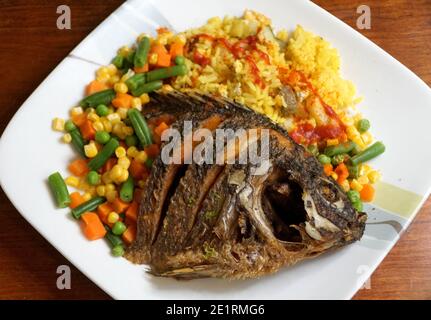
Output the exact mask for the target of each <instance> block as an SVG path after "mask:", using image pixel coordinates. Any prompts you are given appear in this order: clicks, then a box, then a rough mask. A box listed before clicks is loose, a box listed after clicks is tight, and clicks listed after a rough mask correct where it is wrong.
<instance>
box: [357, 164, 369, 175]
mask: <svg viewBox="0 0 431 320" xmlns="http://www.w3.org/2000/svg"><path fill="white" fill-rule="evenodd" d="M371 170H372V169H371V167H370V166H369V165H368V164H362V165H361V167H360V168H359V176H366V175H367V174H368V172H370V171H371Z"/></svg>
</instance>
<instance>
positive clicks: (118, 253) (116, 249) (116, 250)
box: [112, 244, 124, 257]
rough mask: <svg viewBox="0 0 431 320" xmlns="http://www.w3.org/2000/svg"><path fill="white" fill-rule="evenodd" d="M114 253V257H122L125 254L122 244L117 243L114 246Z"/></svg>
mask: <svg viewBox="0 0 431 320" xmlns="http://www.w3.org/2000/svg"><path fill="white" fill-rule="evenodd" d="M112 255H113V256H114V257H122V256H123V255H124V248H123V246H122V245H121V244H118V245H116V246H115V247H113V248H112Z"/></svg>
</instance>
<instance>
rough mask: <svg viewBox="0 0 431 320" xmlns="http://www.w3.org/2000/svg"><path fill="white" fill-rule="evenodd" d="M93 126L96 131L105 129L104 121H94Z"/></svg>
mask: <svg viewBox="0 0 431 320" xmlns="http://www.w3.org/2000/svg"><path fill="white" fill-rule="evenodd" d="M93 128H94V130H96V131H103V130H105V127H104V126H103V123H102V121H95V122H93Z"/></svg>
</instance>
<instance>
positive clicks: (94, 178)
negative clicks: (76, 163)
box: [87, 171, 100, 186]
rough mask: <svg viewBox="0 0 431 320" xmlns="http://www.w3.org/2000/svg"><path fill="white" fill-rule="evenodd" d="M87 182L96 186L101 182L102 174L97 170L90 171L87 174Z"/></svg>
mask: <svg viewBox="0 0 431 320" xmlns="http://www.w3.org/2000/svg"><path fill="white" fill-rule="evenodd" d="M87 182H88V184H90V185H92V186H95V185H97V184H99V182H100V175H99V174H98V173H97V172H96V171H90V172H89V173H88V174H87Z"/></svg>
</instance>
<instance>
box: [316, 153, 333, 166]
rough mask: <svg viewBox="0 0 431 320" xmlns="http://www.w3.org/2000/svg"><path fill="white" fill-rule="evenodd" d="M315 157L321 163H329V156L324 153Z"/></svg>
mask: <svg viewBox="0 0 431 320" xmlns="http://www.w3.org/2000/svg"><path fill="white" fill-rule="evenodd" d="M317 159H318V160H319V162H320V163H321V164H329V163H331V158H330V157H328V156H327V155H325V154H319V156H318V157H317Z"/></svg>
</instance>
